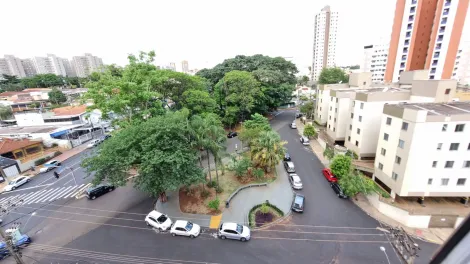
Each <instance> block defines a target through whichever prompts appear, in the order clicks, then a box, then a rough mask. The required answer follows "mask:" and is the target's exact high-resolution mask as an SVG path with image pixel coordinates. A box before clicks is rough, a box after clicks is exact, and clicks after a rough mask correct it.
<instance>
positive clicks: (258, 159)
mask: <svg viewBox="0 0 470 264" xmlns="http://www.w3.org/2000/svg"><path fill="white" fill-rule="evenodd" d="M285 144H287V142H286V141H282V140H281V137H280V136H279V134H278V133H277V132H275V131H272V130H271V131H261V132H260V133H259V135H258V137H257V138H256V139H255V140H254V141H253V144H252V146H251V156H252V159H253V161H254V164H255V165H256V166H258V167H261V168H263V169H264V170H265V171H266V172H269V171H270V170H271V169H272V168H274V167H275V166H276V165H277V164H279V162H281V160H282V159H283V157H284V154H285V152H286V149H285V148H284V145H285Z"/></svg>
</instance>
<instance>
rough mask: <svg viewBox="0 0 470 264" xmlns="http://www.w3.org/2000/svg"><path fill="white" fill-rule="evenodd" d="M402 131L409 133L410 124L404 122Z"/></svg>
mask: <svg viewBox="0 0 470 264" xmlns="http://www.w3.org/2000/svg"><path fill="white" fill-rule="evenodd" d="M401 130H404V131H407V130H408V123H406V122H403V123H402V124H401Z"/></svg>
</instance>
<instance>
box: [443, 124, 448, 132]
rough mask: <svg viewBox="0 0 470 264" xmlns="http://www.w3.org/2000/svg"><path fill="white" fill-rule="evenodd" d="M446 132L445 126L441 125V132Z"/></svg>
mask: <svg viewBox="0 0 470 264" xmlns="http://www.w3.org/2000/svg"><path fill="white" fill-rule="evenodd" d="M446 131H447V124H444V125H442V132H446Z"/></svg>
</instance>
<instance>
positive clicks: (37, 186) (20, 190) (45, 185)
mask: <svg viewBox="0 0 470 264" xmlns="http://www.w3.org/2000/svg"><path fill="white" fill-rule="evenodd" d="M51 185H52V183H49V184H44V185H36V186H33V187H28V188H21V189H19V190H14V191H9V192H8V193H15V192H22V191H24V190H30V189H35V188H40V187H47V186H51Z"/></svg>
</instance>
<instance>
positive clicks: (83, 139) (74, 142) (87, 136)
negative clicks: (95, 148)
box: [70, 129, 104, 147]
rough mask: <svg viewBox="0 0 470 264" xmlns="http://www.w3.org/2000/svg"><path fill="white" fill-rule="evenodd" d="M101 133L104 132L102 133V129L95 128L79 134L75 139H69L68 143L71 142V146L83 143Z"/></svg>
mask: <svg viewBox="0 0 470 264" xmlns="http://www.w3.org/2000/svg"><path fill="white" fill-rule="evenodd" d="M103 134H104V133H103V130H102V129H100V130H96V131H95V132H92V133H87V134H84V135H81V136H80V137H78V138H77V139H72V140H70V143H72V146H73V147H76V146H80V145H81V144H83V143H85V142H87V141H89V140H92V139H94V138H98V137H100V136H102V135H103Z"/></svg>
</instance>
